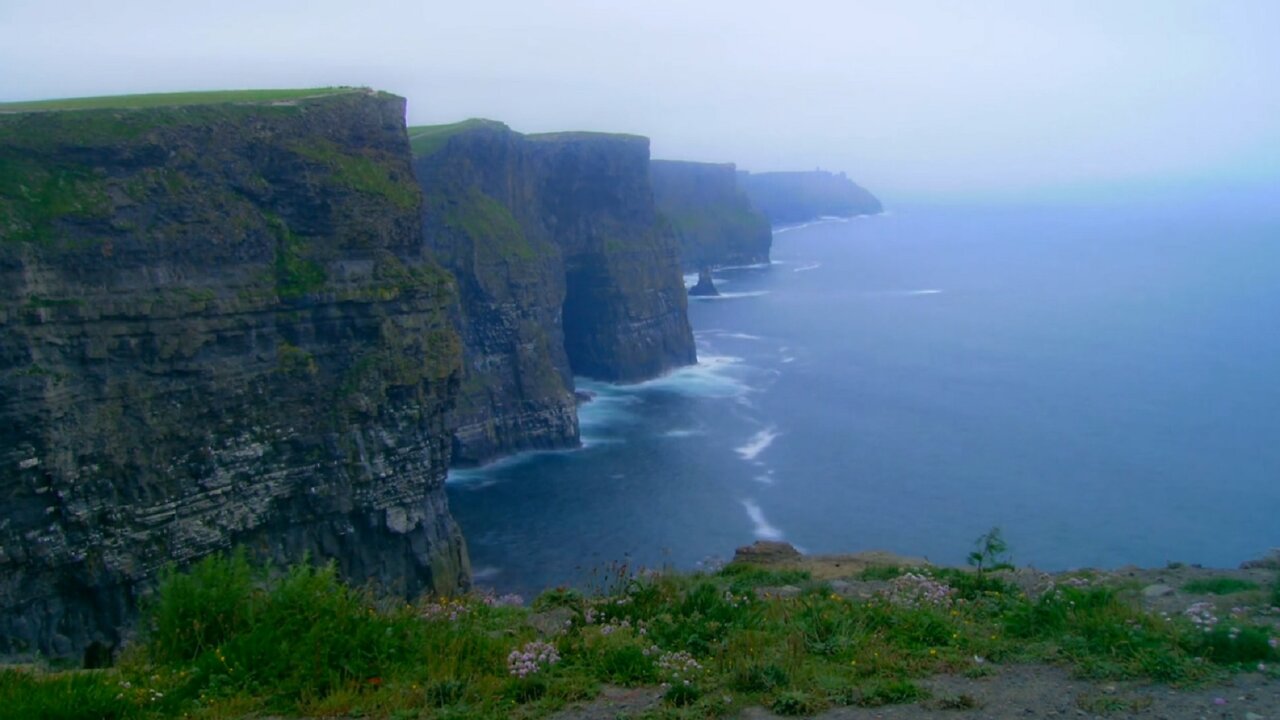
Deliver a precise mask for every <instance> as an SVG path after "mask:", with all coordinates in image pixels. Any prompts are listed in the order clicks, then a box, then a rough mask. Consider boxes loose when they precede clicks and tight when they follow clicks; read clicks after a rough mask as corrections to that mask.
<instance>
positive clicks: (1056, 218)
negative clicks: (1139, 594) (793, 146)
mask: <svg viewBox="0 0 1280 720" xmlns="http://www.w3.org/2000/svg"><path fill="white" fill-rule="evenodd" d="M773 258H774V262H773V263H772V264H770V265H767V266H758V267H748V268H736V269H723V270H720V271H718V272H717V273H716V275H715V277H716V280H717V282H718V285H719V287H720V290H721V292H722V293H723V296H722V297H720V298H714V299H692V300H691V301H690V308H689V314H690V319H691V321H692V324H693V327H694V332H695V334H696V337H697V341H698V353H699V358H700V363H699V364H698V365H697V366H696V367H691V368H685V369H682V370H678V371H676V372H674V373H672V374H670V375H668V376H666V377H663V378H660V379H657V380H653V381H650V382H646V383H641V384H639V385H631V386H613V385H606V384H602V383H594V382H589V381H581V382H580V387H581V388H582V389H586V390H589V391H591V392H593V393H596V399H595V400H594V401H593V402H591V403H589V404H587V405H585V406H583V408H582V429H583V439H584V443H585V447H584V448H583V449H581V450H576V451H571V452H559V453H534V454H527V455H522V456H518V457H516V458H511V459H508V460H505V461H502V462H500V463H497V464H495V465H492V466H489V467H486V468H482V469H476V470H466V471H454V472H453V473H452V474H451V475H450V482H449V486H448V488H449V499H450V502H451V505H452V509H453V513H454V515H455V517H456V518H457V519H458V521H459V523H460V524H461V525H462V527H463V531H464V533H465V534H466V537H467V540H468V543H469V547H470V552H471V558H472V564H473V566H474V569H475V571H476V582H477V584H479V585H481V586H489V587H494V588H497V589H499V590H502V591H515V592H522V593H526V594H535V593H536V592H537V590H539V589H541V588H544V587H546V586H549V585H555V584H563V583H572V582H575V581H580V580H581V579H582V578H583V577H585V576H586V575H587V574H589V573H590V571H591V570H592V569H593V568H602V567H604V566H605V565H607V564H608V563H610V562H611V561H618V560H624V559H625V560H629V561H630V562H632V563H633V564H642V565H647V566H657V565H672V566H675V567H678V568H693V567H696V566H698V564H699V563H700V562H703V561H705V560H707V559H708V558H716V557H718V558H721V559H724V558H728V557H730V556H732V553H733V550H734V548H735V547H737V546H739V545H744V544H748V543H750V542H752V541H753V540H756V539H770V540H786V541H788V542H791V543H793V544H794V545H796V546H797V547H799V548H801V549H802V550H805V551H808V552H851V551H857V550H864V549H873V548H881V549H889V550H893V551H896V552H899V553H903V554H912V555H923V556H926V557H928V558H929V559H930V560H932V561H934V562H941V563H955V564H959V563H962V562H963V559H964V556H965V554H966V553H967V552H968V551H969V550H970V549H972V541H973V539H974V538H975V537H976V536H977V535H979V534H980V533H982V532H984V531H985V530H987V529H988V528H990V527H992V526H1000V527H1001V528H1003V530H1004V533H1005V536H1006V538H1007V539H1008V541H1009V542H1010V544H1011V546H1012V550H1013V558H1014V561H1015V562H1016V563H1017V564H1019V565H1028V564H1030V565H1034V566H1036V567H1040V568H1043V569H1051V570H1052V569H1065V568H1071V567H1085V566H1097V567H1116V566H1120V565H1125V564H1137V565H1144V566H1153V565H1163V564H1164V563H1166V562H1169V561H1181V562H1187V563H1203V564H1205V565H1213V566H1234V565H1236V564H1238V563H1239V562H1241V561H1242V560H1246V559H1249V558H1251V557H1255V556H1258V555H1260V554H1262V553H1263V552H1264V551H1265V550H1266V549H1267V548H1269V547H1272V546H1277V545H1280V210H1277V209H1276V208H1275V207H1273V203H1270V202H1269V201H1266V200H1265V199H1264V200H1263V201H1261V202H1250V201H1248V199H1247V198H1245V199H1240V198H1236V199H1225V200H1224V199H1220V198H1214V199H1212V201H1210V199H1208V198H1200V201H1199V202H1137V201H1135V202H1133V203H1128V204H1126V203H1112V204H1108V205H1105V206H1102V207H1093V208H1089V209H1082V208H1081V207H1066V206H1061V205H1059V206H1052V205H1042V206H1018V207H974V206H969V207H964V206H945V207H927V206H919V207H915V206H904V207H895V208H893V209H892V210H891V211H890V212H888V213H886V214H885V215H881V216H875V217H865V218H854V219H848V220H828V221H823V222H816V223H811V224H808V225H804V226H798V227H791V228H781V229H778V230H776V231H775V235H774V249H773ZM689 280H690V281H691V280H692V278H690V279H689Z"/></svg>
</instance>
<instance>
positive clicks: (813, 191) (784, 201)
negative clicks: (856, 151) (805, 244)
mask: <svg viewBox="0 0 1280 720" xmlns="http://www.w3.org/2000/svg"><path fill="white" fill-rule="evenodd" d="M738 183H739V185H741V186H742V189H743V190H744V191H745V192H746V193H747V196H748V197H750V198H751V202H752V203H753V204H754V205H755V206H756V207H758V208H760V210H761V211H762V212H764V214H765V215H766V216H768V218H769V221H770V222H771V223H773V224H774V225H782V224H785V223H793V222H804V221H806V220H813V219H815V218H820V217H825V216H834V217H851V216H854V215H875V214H877V213H880V212H883V211H884V208H882V207H881V205H880V201H879V200H878V199H876V197H875V196H874V195H872V194H871V193H870V192H868V191H867V190H866V189H865V188H863V187H862V186H861V185H858V184H857V183H855V182H854V181H852V180H850V179H849V178H848V177H847V176H846V175H845V174H844V173H830V172H826V171H825V170H813V171H806V172H766V173H749V172H739V173H738Z"/></svg>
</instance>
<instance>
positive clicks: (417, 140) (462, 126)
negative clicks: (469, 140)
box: [409, 118, 509, 157]
mask: <svg viewBox="0 0 1280 720" xmlns="http://www.w3.org/2000/svg"><path fill="white" fill-rule="evenodd" d="M478 128H493V129H499V130H509V128H508V127H507V126H506V125H504V124H502V123H500V122H498V121H496V120H485V119H484V118H471V119H469V120H463V121H461V122H456V123H449V124H447V125H414V126H412V127H410V128H409V146H410V147H411V148H412V149H413V155H414V157H426V156H428V155H433V154H435V152H436V151H437V150H439V149H440V148H442V147H444V144H445V143H446V142H448V141H449V138H451V137H453V136H454V135H457V134H458V133H461V132H466V131H468V130H476V129H478Z"/></svg>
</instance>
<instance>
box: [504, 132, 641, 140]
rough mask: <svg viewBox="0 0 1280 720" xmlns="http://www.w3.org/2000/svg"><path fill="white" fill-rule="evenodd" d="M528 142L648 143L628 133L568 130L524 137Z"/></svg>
mask: <svg viewBox="0 0 1280 720" xmlns="http://www.w3.org/2000/svg"><path fill="white" fill-rule="evenodd" d="M525 137H526V138H527V139H529V140H533V141H536V142H569V141H575V140H626V141H628V142H649V138H647V137H645V136H644V135H632V134H630V133H608V132H595V131H590V130H568V131H564V132H547V133H533V134H531V135H525Z"/></svg>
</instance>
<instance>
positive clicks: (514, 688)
mask: <svg viewBox="0 0 1280 720" xmlns="http://www.w3.org/2000/svg"><path fill="white" fill-rule="evenodd" d="M548 685H549V683H548V682H547V679H546V678H544V677H541V676H540V675H530V676H529V677H526V678H512V679H510V680H508V681H507V685H506V688H505V690H504V692H503V693H502V696H503V697H504V698H506V699H508V700H510V701H512V702H517V703H529V702H533V701H535V700H540V699H541V698H542V696H544V695H546V694H547V686H548Z"/></svg>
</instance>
